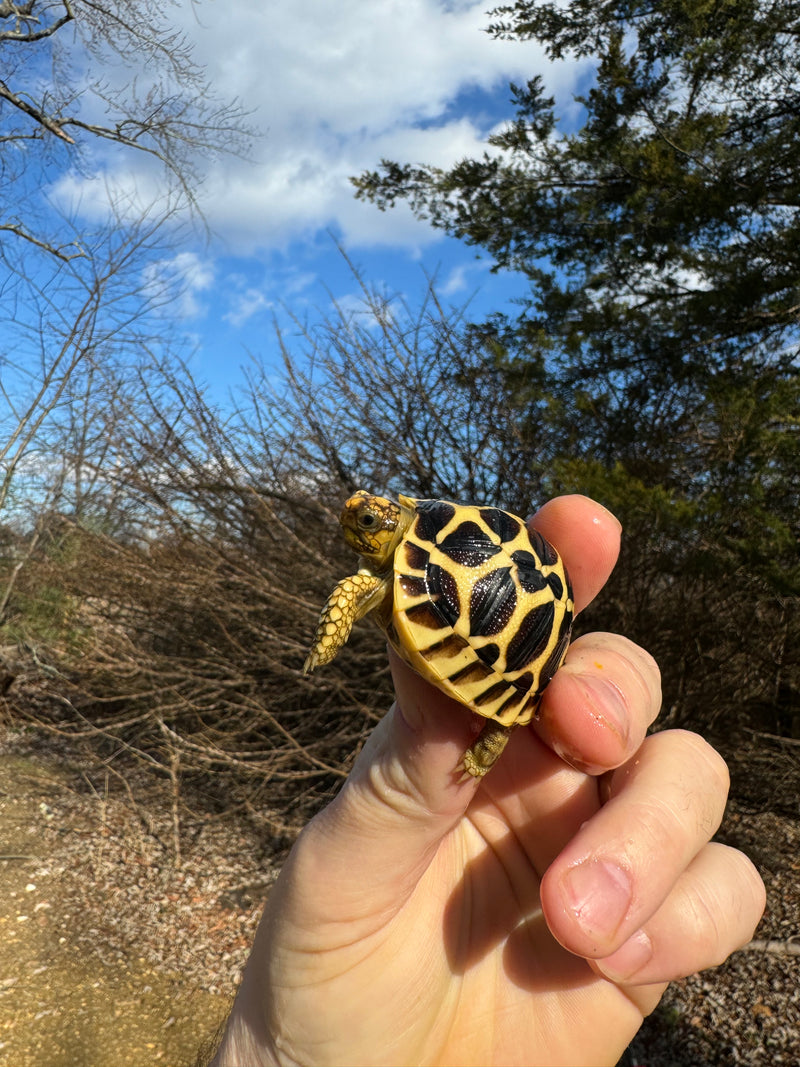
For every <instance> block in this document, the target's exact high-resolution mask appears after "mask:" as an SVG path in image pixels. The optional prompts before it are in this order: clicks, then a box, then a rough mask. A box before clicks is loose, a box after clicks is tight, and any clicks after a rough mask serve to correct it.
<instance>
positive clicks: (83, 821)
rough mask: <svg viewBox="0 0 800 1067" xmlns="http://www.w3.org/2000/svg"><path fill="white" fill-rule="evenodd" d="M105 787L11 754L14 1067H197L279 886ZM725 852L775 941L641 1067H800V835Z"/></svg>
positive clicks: (1, 846)
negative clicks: (751, 886)
mask: <svg viewBox="0 0 800 1067" xmlns="http://www.w3.org/2000/svg"><path fill="white" fill-rule="evenodd" d="M2 737H3V734H0V738H2ZM97 782H98V775H97V772H96V770H95V771H94V772H93V773H92V774H91V775H90V774H88V773H87V770H86V769H85V767H84V768H83V769H82V764H81V761H80V758H79V757H78V756H77V755H76V754H74V753H69V754H67V753H65V752H64V751H61V752H57V751H56V743H54V742H53V741H48V742H47V743H46V746H45V747H44V748H42V746H41V745H40V744H38V743H36V745H35V747H34V746H33V745H32V743H31V739H30V738H29V737H26V736H25V735H22V734H19V733H14V732H9V731H6V733H5V739H4V740H2V741H0V946H2V947H1V948H0V1065H5V1064H7V1065H8V1067H50V1065H52V1067H56V1065H62V1064H75V1063H98V1064H99V1063H103V1064H112V1063H113V1064H115V1065H117V1067H137V1065H139V1064H142V1063H145V1062H147V1063H153V1062H155V1063H158V1062H164V1063H170V1064H172V1065H176V1067H177V1065H180V1064H189V1063H191V1062H192V1061H193V1059H194V1057H195V1054H196V1052H197V1049H198V1047H199V1046H200V1045H201V1043H202V1042H203V1041H204V1040H205V1039H206V1038H208V1036H209V1035H210V1034H212V1033H213V1032H214V1030H215V1029H216V1027H217V1025H218V1023H219V1021H220V1020H221V1019H223V1018H224V1016H225V1014H226V1012H227V1008H228V1005H229V1003H230V998H231V996H232V994H233V992H234V990H235V988H236V983H237V981H238V978H239V975H240V973H241V968H242V966H243V963H244V961H245V959H246V956H247V953H248V950H249V946H250V943H251V940H252V937H253V933H254V930H255V926H256V923H257V921H258V915H259V913H260V910H261V904H262V901H263V899H264V897H265V895H266V894H267V893H268V891H269V886H270V884H271V882H272V880H273V879H274V876H275V868H274V862H273V861H272V860H271V859H270V858H269V855H268V853H267V850H265V849H264V848H262V847H259V846H258V843H257V842H255V841H254V840H253V838H252V837H248V836H247V835H246V834H245V833H244V832H240V831H237V830H236V829H235V828H232V827H231V826H230V825H223V824H222V823H219V822H206V823H205V824H203V825H202V827H200V828H199V829H198V831H197V833H196V835H195V837H194V840H193V841H192V842H191V844H190V846H189V847H187V848H186V849H185V854H184V855H183V856H182V858H181V862H180V864H179V865H175V864H174V863H173V862H172V861H171V855H170V847H169V842H170V841H171V830H170V826H169V824H168V820H165V821H164V822H163V823H161V822H159V821H158V820H157V819H154V817H153V815H152V812H154V811H157V810H159V807H160V808H161V810H164V809H165V808H166V807H167V805H166V804H165V803H164V798H160V803H154V801H158V800H159V798H157V797H154V796H152V795H148V793H147V789H148V788H149V789H151V790H152V786H150V787H146V786H144V785H142V786H141V787H134V788H132V789H131V791H130V792H128V793H125V792H123V791H122V790H121V789H120V788H119V786H118V785H117V784H116V779H115V778H113V777H111V778H109V782H108V786H109V788H108V790H107V789H106V786H105V783H103V785H102V787H101V788H98V785H97ZM722 837H723V839H724V840H725V841H727V842H728V843H730V844H735V845H737V846H738V847H742V848H744V849H745V850H746V851H747V852H748V854H749V855H750V856H751V857H752V858H753V859H754V860H755V861H756V863H757V864H758V865H759V868H760V870H761V873H762V876H763V877H764V879H765V881H766V883H767V889H768V905H767V913H766V915H765V917H764V920H763V922H762V924H761V926H760V928H759V930H758V932H757V934H756V937H757V939H758V940H757V941H756V942H754V943H753V944H752V945H751V946H749V947H748V949H746V950H745V951H743V952H739V953H737V954H736V955H735V956H734V957H733V958H732V959H731V960H729V961H728V962H727V963H726V964H724V965H723V966H722V967H720V968H718V969H716V970H714V971H707V972H704V973H703V974H701V975H699V976H695V977H693V978H691V979H687V980H685V981H682V982H676V983H674V984H673V985H672V986H671V987H670V990H669V991H668V993H667V995H666V996H665V998H664V1000H663V1001H662V1004H661V1005H660V1007H659V1009H658V1010H657V1011H656V1012H655V1013H654V1015H653V1016H652V1017H651V1018H650V1019H648V1020H647V1021H646V1023H645V1026H644V1027H643V1029H642V1031H641V1032H640V1034H639V1036H638V1037H637V1039H636V1041H635V1042H634V1044H633V1045H632V1046H631V1048H630V1049H629V1051H628V1053H627V1054H626V1057H625V1058H624V1060H623V1061H622V1062H623V1064H625V1065H626V1067H633V1065H641V1067H689V1065H691V1067H704V1065H709V1067H711V1065H719V1064H726V1065H727V1064H738V1063H744V1064H748V1065H760V1064H773V1065H775V1064H792V1065H796V1064H798V1063H800V890H798V872H799V871H800V847H798V846H799V845H800V822H799V821H798V819H797V818H792V817H789V816H787V815H781V816H779V815H775V814H771V813H769V812H767V811H762V812H753V811H749V812H748V811H745V810H742V809H740V808H737V806H736V805H735V804H734V805H732V806H731V808H730V810H729V813H728V816H727V818H726V822H725V824H724V826H723V832H722Z"/></svg>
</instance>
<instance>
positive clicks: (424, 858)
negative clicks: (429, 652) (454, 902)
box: [298, 650, 480, 918]
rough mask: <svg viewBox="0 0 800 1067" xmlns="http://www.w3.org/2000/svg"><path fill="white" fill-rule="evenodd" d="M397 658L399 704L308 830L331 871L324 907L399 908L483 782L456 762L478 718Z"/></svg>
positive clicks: (314, 852)
mask: <svg viewBox="0 0 800 1067" xmlns="http://www.w3.org/2000/svg"><path fill="white" fill-rule="evenodd" d="M390 659H391V665H392V673H393V675H394V684H395V691H396V694H397V701H396V703H395V704H394V705H393V706H392V708H391V709H390V711H388V712H387V714H386V715H385V716H384V718H383V719H382V720H381V722H380V723H379V724H378V726H377V727H376V728H375V730H373V732H372V734H371V735H370V737H369V739H368V741H367V743H366V745H365V746H364V748H363V749H362V751H361V753H360V755H359V757H358V759H357V761H356V763H355V765H354V767H353V769H352V771H351V772H350V775H349V777H348V779H347V781H346V782H345V784H344V785H343V787H342V789H341V791H340V792H339V794H338V795H337V796H336V798H335V799H334V800H333V802H332V803H331V804H329V805H328V807H327V808H325V809H324V810H323V811H321V812H320V813H319V815H317V816H316V817H315V818H314V819H313V820H312V822H311V823H310V824H309V825H308V826H307V827H306V830H305V831H304V834H303V835H301V836H303V837H305V838H306V840H305V841H304V842H303V845H304V846H305V848H304V852H305V854H306V855H307V856H309V857H310V856H313V857H314V863H315V864H319V870H320V871H321V872H324V879H325V882H326V893H325V894H324V897H325V900H326V901H327V905H325V908H326V910H329V909H333V911H340V912H341V915H342V916H345V915H348V916H351V915H352V916H354V915H355V914H357V913H358V911H359V910H360V909H363V908H364V907H365V906H366V907H367V908H368V910H369V912H370V913H372V914H375V913H380V912H382V913H383V915H384V918H385V917H386V913H387V911H388V912H389V913H391V912H393V911H395V910H397V909H399V908H401V907H402V906H403V904H404V903H405V902H406V900H407V899H408V897H409V896H410V894H411V893H412V892H413V890H414V888H415V887H416V885H417V883H418V882H419V880H420V878H421V877H422V874H423V873H424V871H425V870H426V869H427V867H428V866H429V864H430V863H431V861H432V860H433V857H434V856H435V854H436V851H437V848H438V846H439V843H440V842H441V840H442V838H443V837H444V836H445V835H446V834H447V833H449V831H450V830H451V829H452V828H453V826H454V825H455V824H456V823H457V822H458V820H459V819H460V818H461V816H462V815H463V813H464V811H465V809H466V807H467V805H468V804H469V802H470V800H471V799H472V797H473V795H474V793H475V790H476V789H477V788H478V786H479V784H480V783H479V780H478V779H471V780H468V781H465V782H461V781H460V773H459V771H458V770H457V768H458V765H459V762H460V760H461V757H462V756H463V754H464V750H465V749H466V748H467V747H468V746H469V744H470V743H471V742H472V740H474V729H473V724H472V716H470V714H469V712H468V711H466V710H465V709H464V707H462V706H461V705H459V704H457V703H456V702H455V701H454V700H451V699H450V698H449V697H447V696H445V694H443V693H441V692H439V690H438V689H436V688H434V687H433V686H431V685H429V684H428V683H427V682H425V681H424V679H422V678H420V676H419V675H418V674H416V673H415V672H414V671H413V670H412V669H411V668H410V667H408V666H407V665H406V664H405V663H404V662H403V661H402V660H401V659H400V658H399V657H398V656H397V655H396V654H395V653H394V652H393V651H392V650H390ZM298 844H299V842H298ZM315 885H316V887H317V891H318V889H319V882H315ZM318 903H319V902H318ZM329 918H334V916H333V915H330V916H329Z"/></svg>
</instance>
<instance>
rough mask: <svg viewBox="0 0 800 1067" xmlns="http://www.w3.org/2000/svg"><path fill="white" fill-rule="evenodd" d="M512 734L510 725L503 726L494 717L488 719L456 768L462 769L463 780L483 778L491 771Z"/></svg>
mask: <svg viewBox="0 0 800 1067" xmlns="http://www.w3.org/2000/svg"><path fill="white" fill-rule="evenodd" d="M510 735H511V727H510V726H502V725H501V724H500V723H499V722H496V721H495V720H494V719H488V720H487V721H486V724H485V726H484V727H483V729H482V730H481V732H480V733H479V734H478V736H477V737H476V738H475V740H474V741H473V742H472V744H471V745H470V747H469V748H468V749H467V751H466V752H465V753H464V759H463V761H462V763H460V764H459V766H458V767H457V768H456V770H462V769H463V771H464V773H463V774H462V775H461V781H462V782H466V781H467V779H468V778H470V777H472V778H483V776H484V774H486V772H487V771H490V770H491V769H492V767H493V766H494V764H495V763H496V762H497V760H498V759H499V758H500V754H501V752H502V751H503V749H504V748H505V747H506V745H507V744H508V739H509V737H510Z"/></svg>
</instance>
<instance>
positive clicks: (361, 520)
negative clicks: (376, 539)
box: [358, 511, 378, 530]
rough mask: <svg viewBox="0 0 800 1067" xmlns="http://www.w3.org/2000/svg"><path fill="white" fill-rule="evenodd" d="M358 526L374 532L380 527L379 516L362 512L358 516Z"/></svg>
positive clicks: (372, 512)
mask: <svg viewBox="0 0 800 1067" xmlns="http://www.w3.org/2000/svg"><path fill="white" fill-rule="evenodd" d="M358 525H359V526H360V527H361V529H362V530H374V529H375V527H376V526H377V525H378V516H377V515H376V514H375V512H374V511H362V513H361V514H360V515H359V516H358Z"/></svg>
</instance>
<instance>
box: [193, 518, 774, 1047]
mask: <svg viewBox="0 0 800 1067" xmlns="http://www.w3.org/2000/svg"><path fill="white" fill-rule="evenodd" d="M533 525H535V526H536V528H537V529H538V530H539V531H540V532H541V533H543V534H544V535H545V536H546V537H547V538H548V539H549V540H550V541H552V542H553V544H555V546H556V547H557V548H558V550H559V552H560V553H561V554H562V556H563V557H564V559H565V562H566V564H567V567H568V570H569V572H570V575H571V578H572V584H573V588H574V593H575V600H576V607H577V608H578V609H580V608H582V607H585V606H586V604H588V603H589V602H590V601H591V600H592V599H593V597H594V596H595V595H596V593H597V592H598V591H599V589H600V588H601V587H602V585H603V584H604V583H605V581H606V579H607V577H608V575H609V574H610V572H611V570H612V568H613V565H614V563H615V561H616V558H617V553H618V550H619V524H618V523H617V522H616V520H615V519H614V518H613V516H611V515H610V514H609V513H608V512H607V511H605V510H604V509H603V508H601V507H600V506H599V505H596V504H594V503H593V502H592V501H589V500H588V499H586V498H585V497H562V498H559V499H557V500H553V501H551V502H550V503H549V504H547V505H545V506H544V507H543V508H542V509H541V510H540V511H539V513H538V514H537V515H536V516H535V518H534V520H533ZM392 670H393V673H394V679H395V687H396V691H397V703H396V704H395V706H394V707H393V709H392V710H391V711H390V712H389V713H388V714H387V715H386V716H385V718H384V719H383V720H382V721H381V723H380V724H379V725H378V727H377V728H376V729H375V731H374V732H373V734H372V736H371V737H370V739H369V741H368V743H367V745H366V746H365V748H364V750H363V752H362V753H361V755H360V756H359V758H358V760H357V761H356V764H355V766H354V768H353V771H352V773H351V774H350V777H349V778H348V780H347V782H346V784H345V785H344V787H343V788H342V790H341V792H340V793H339V795H338V796H337V797H336V799H335V800H334V801H333V802H332V803H331V804H330V805H329V806H328V807H327V808H326V809H325V810H324V811H322V812H320V814H319V815H318V816H316V818H314V819H313V820H312V821H311V822H310V823H309V825H308V826H307V827H306V828H305V830H304V831H303V833H302V834H301V835H300V837H299V839H298V841H297V843H296V844H295V847H294V849H293V850H292V853H291V854H290V856H289V858H288V860H287V862H286V864H285V866H284V869H283V871H282V872H281V875H280V878H279V879H278V881H277V883H276V885H275V887H274V888H273V890H272V892H271V894H270V898H269V900H268V902H267V907H266V910H265V913H264V917H263V919H262V922H261V925H260V927H259V930H258V933H257V936H256V940H255V944H254V947H253V951H252V954H251V957H250V960H249V962H248V965H247V969H246V972H245V976H244V979H243V982H242V986H241V989H240V991H239V995H238V997H237V1000H236V1003H235V1005H234V1008H233V1011H232V1014H231V1017H230V1020H229V1023H228V1028H227V1031H226V1033H225V1036H224V1037H223V1041H222V1044H221V1046H220V1048H219V1050H218V1053H217V1056H216V1058H215V1060H214V1063H215V1064H217V1065H218V1067H224V1065H232V1064H241V1065H254V1064H269V1063H293V1064H304V1063H309V1064H362V1063H363V1064H381V1063H386V1064H400V1063H407V1064H429V1063H430V1064H437V1063H438V1064H512V1063H518V1064H525V1063H528V1064H531V1063H535V1064H550V1063H563V1064H580V1063H586V1064H600V1063H609V1064H613V1063H616V1062H617V1060H618V1059H619V1057H620V1055H621V1054H622V1052H623V1050H624V1049H625V1047H626V1046H627V1045H628V1043H629V1042H630V1040H631V1038H632V1037H633V1035H634V1034H635V1033H636V1031H637V1030H638V1028H639V1026H640V1024H641V1021H642V1018H643V1016H644V1015H646V1014H647V1013H648V1012H649V1011H651V1010H652V1009H653V1008H654V1007H655V1005H656V1004H657V1002H658V1000H659V998H660V996H661V994H662V993H663V990H664V988H665V985H666V983H667V982H668V981H670V980H671V979H674V978H678V977H681V976H684V975H687V974H690V973H693V972H694V971H696V970H699V969H701V968H703V967H707V966H710V965H713V964H717V963H720V962H721V961H722V960H723V959H725V957H726V956H727V955H729V954H730V952H732V951H733V950H734V949H736V948H737V947H739V946H740V945H742V944H744V943H745V942H746V941H747V940H748V939H749V938H750V936H751V935H752V931H753V928H754V926H755V924H756V923H757V921H758V919H759V917H760V915H761V912H762V910H763V906H764V888H763V885H762V883H761V880H760V879H759V877H758V874H757V873H756V871H755V870H754V868H753V867H752V865H751V864H750V862H749V861H748V860H747V859H746V858H745V857H744V856H743V855H742V854H741V853H740V852H737V851H736V850H734V849H730V848H727V847H725V846H723V845H719V844H709V839H710V838H711V836H712V835H713V834H714V832H715V831H716V829H717V827H718V825H719V823H720V820H721V818H722V813H723V809H724V805H725V799H726V795H727V787H728V779H727V771H726V768H725V765H724V763H723V762H722V759H721V758H720V757H719V756H718V755H717V753H716V752H715V751H714V750H713V749H712V748H710V746H709V745H707V744H706V743H705V742H704V741H703V740H702V738H700V737H699V736H697V735H695V734H691V733H686V732H683V731H665V732H663V733H660V734H655V735H652V736H650V737H647V738H646V737H645V732H646V729H647V726H648V725H649V724H650V723H651V722H652V721H653V719H654V718H655V716H656V714H657V712H658V709H659V704H660V684H659V673H658V669H657V667H656V665H655V663H654V662H653V660H652V658H651V657H650V656H649V655H648V654H647V653H646V652H644V651H643V650H642V649H640V648H638V647H637V646H635V645H633V644H632V643H631V642H630V641H628V640H626V639H625V638H623V637H620V636H617V635H613V634H587V635H585V636H584V637H582V638H580V639H578V640H577V641H575V642H574V643H573V645H572V646H571V648H570V651H569V652H568V654H567V659H566V661H565V664H564V665H563V666H562V668H561V669H560V670H559V671H558V673H557V674H556V676H555V678H554V679H553V681H552V682H551V683H550V686H549V687H548V688H547V690H546V691H545V694H544V698H543V701H542V705H541V709H540V717H539V719H538V721H537V722H535V723H533V724H531V725H530V726H528V727H518V728H517V729H516V730H515V731H514V732H513V734H512V737H511V740H510V742H509V744H508V747H507V749H506V751H505V753H504V754H503V756H502V758H501V759H500V761H499V762H498V764H497V765H496V766H495V767H494V768H493V769H492V771H491V772H490V773H489V774H488V775H487V776H486V777H485V778H484V779H481V780H477V779H469V780H467V781H460V780H459V775H458V774H457V773H454V768H455V767H456V766H457V764H458V762H459V757H460V756H461V754H462V753H463V751H464V749H465V748H466V747H467V745H468V744H469V743H470V742H471V740H472V739H473V738H474V735H475V733H476V724H475V722H474V721H473V720H474V718H476V717H474V716H471V715H469V714H468V713H467V712H466V711H465V710H464V708H463V707H459V706H458V705H456V704H455V703H454V702H452V701H451V700H449V699H448V698H447V697H445V696H444V695H443V694H441V693H440V692H439V691H438V690H436V689H434V688H432V687H431V686H429V685H428V684H427V683H426V682H424V681H423V679H421V678H420V677H419V676H418V675H416V674H414V673H413V672H412V671H411V670H410V669H409V668H408V667H406V666H405V665H404V664H403V663H402V662H401V661H400V660H399V658H397V657H396V656H394V655H392ZM479 726H480V723H478V724H477V728H479Z"/></svg>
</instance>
